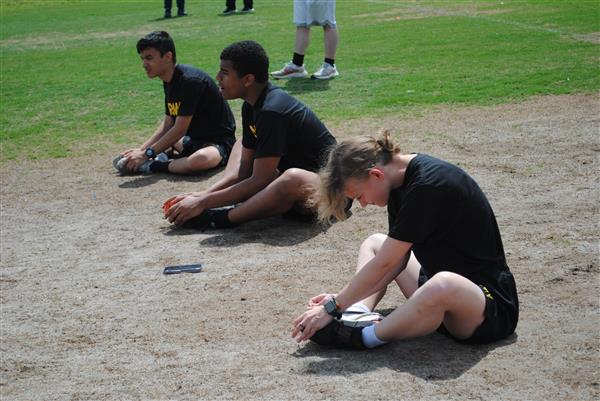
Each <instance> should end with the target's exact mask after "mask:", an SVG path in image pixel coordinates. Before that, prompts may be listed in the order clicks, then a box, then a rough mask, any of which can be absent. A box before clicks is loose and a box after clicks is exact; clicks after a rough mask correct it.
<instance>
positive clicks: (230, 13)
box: [219, 8, 237, 17]
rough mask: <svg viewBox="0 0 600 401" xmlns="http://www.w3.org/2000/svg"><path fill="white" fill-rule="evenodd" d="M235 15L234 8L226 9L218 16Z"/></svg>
mask: <svg viewBox="0 0 600 401" xmlns="http://www.w3.org/2000/svg"><path fill="white" fill-rule="evenodd" d="M235 13H237V10H236V9H235V8H226V9H225V10H223V12H222V13H221V14H219V15H221V16H223V17H226V16H228V15H233V14H235Z"/></svg>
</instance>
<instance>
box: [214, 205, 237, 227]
mask: <svg viewBox="0 0 600 401" xmlns="http://www.w3.org/2000/svg"><path fill="white" fill-rule="evenodd" d="M230 210H231V209H229V208H228V209H222V210H212V216H211V220H212V222H213V223H214V227H215V228H233V227H236V226H237V225H238V224H237V223H232V222H231V221H230V220H229V211H230Z"/></svg>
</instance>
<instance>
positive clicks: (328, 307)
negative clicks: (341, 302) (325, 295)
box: [323, 297, 342, 319]
mask: <svg viewBox="0 0 600 401" xmlns="http://www.w3.org/2000/svg"><path fill="white" fill-rule="evenodd" d="M323 306H324V307H325V312H327V314H328V315H331V316H333V317H335V318H337V319H339V318H341V317H342V314H341V313H340V311H339V306H338V304H337V302H336V300H335V297H331V298H329V301H327V302H325V303H324V304H323Z"/></svg>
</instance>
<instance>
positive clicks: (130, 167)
mask: <svg viewBox="0 0 600 401" xmlns="http://www.w3.org/2000/svg"><path fill="white" fill-rule="evenodd" d="M126 157H127V159H128V160H127V162H126V164H125V169H127V171H129V172H130V173H134V172H135V171H136V170H137V169H138V167H139V166H141V165H142V164H143V163H144V162H145V161H146V160H148V157H147V156H146V152H145V151H143V150H141V149H132V150H131V152H129V154H128V155H127V156H126Z"/></svg>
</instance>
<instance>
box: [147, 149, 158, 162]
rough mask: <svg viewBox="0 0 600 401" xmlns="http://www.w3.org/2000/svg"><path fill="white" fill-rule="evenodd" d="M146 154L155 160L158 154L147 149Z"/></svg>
mask: <svg viewBox="0 0 600 401" xmlns="http://www.w3.org/2000/svg"><path fill="white" fill-rule="evenodd" d="M145 154H146V156H147V157H148V159H154V157H155V156H156V152H155V151H154V149H152V148H148V149H146V152H145Z"/></svg>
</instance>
